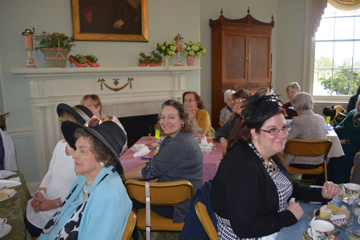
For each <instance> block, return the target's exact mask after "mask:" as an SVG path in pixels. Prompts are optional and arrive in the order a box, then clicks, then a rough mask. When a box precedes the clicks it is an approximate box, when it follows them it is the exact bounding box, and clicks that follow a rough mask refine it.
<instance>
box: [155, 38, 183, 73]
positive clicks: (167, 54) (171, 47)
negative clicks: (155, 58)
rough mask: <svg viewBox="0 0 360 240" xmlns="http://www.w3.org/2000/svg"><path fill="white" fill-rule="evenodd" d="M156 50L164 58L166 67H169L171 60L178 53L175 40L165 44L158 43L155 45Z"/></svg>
mask: <svg viewBox="0 0 360 240" xmlns="http://www.w3.org/2000/svg"><path fill="white" fill-rule="evenodd" d="M154 48H155V49H156V50H157V51H158V52H159V53H160V54H162V55H163V56H164V59H165V62H164V65H165V66H166V67H167V66H169V59H170V58H172V57H173V56H175V55H176V53H177V52H178V50H177V48H176V43H175V40H174V39H172V40H171V41H168V42H164V43H163V44H161V43H157V44H155V45H154Z"/></svg>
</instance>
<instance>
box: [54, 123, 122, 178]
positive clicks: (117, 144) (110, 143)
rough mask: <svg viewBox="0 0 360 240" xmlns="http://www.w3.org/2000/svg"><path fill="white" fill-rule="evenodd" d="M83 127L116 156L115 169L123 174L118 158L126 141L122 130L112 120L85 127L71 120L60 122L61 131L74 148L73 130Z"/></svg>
mask: <svg viewBox="0 0 360 240" xmlns="http://www.w3.org/2000/svg"><path fill="white" fill-rule="evenodd" d="M79 127H80V128H83V129H85V130H86V131H87V132H89V133H90V134H91V135H93V136H94V137H96V138H97V139H98V140H100V142H102V143H103V144H104V145H105V146H106V147H107V148H108V149H109V150H110V151H111V152H112V153H113V154H114V156H115V157H116V159H117V160H118V163H119V165H118V166H116V170H117V171H118V172H119V174H123V173H124V170H123V167H122V165H121V162H120V160H119V155H120V153H121V152H122V149H123V146H124V144H125V142H126V136H125V133H124V131H123V130H122V129H121V128H120V127H119V125H117V124H116V123H114V122H113V121H106V122H103V123H101V124H99V125H97V126H95V127H86V126H84V125H80V124H78V123H75V122H71V121H64V122H63V123H62V124H61V131H62V133H63V135H64V138H65V140H66V141H67V143H68V144H69V145H70V147H72V148H73V149H75V150H76V146H75V142H76V141H75V139H74V132H75V130H76V129H77V128H79Z"/></svg>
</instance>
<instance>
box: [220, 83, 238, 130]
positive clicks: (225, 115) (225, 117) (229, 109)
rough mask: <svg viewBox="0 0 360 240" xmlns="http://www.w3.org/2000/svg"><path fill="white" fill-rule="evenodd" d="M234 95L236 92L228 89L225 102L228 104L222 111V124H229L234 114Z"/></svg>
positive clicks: (225, 93)
mask: <svg viewBox="0 0 360 240" xmlns="http://www.w3.org/2000/svg"><path fill="white" fill-rule="evenodd" d="M234 93H235V91H234V90H231V89H228V90H226V91H225V92H224V102H225V103H226V106H225V107H224V108H223V109H221V111H220V122H221V123H222V124H225V123H227V121H229V119H230V117H231V115H232V113H233V112H234V102H233V98H232V95H233V94H234Z"/></svg>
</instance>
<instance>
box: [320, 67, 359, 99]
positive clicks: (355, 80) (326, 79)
mask: <svg viewBox="0 0 360 240" xmlns="http://www.w3.org/2000/svg"><path fill="white" fill-rule="evenodd" d="M351 78H352V85H351V94H354V93H356V89H357V88H358V86H359V84H360V75H359V71H357V70H351V67H349V66H346V65H345V64H344V65H343V66H340V67H339V69H338V70H334V76H333V79H332V78H331V70H329V71H324V72H323V73H321V74H319V76H318V80H319V81H320V83H321V85H322V86H324V89H325V90H327V92H328V93H329V94H331V93H332V92H336V94H337V95H349V94H350V82H351ZM331 80H332V84H333V86H332V89H331Z"/></svg>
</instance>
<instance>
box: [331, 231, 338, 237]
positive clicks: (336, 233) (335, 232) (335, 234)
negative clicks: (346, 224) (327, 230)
mask: <svg viewBox="0 0 360 240" xmlns="http://www.w3.org/2000/svg"><path fill="white" fill-rule="evenodd" d="M332 234H333V235H334V236H337V235H339V234H340V231H334V232H333V233H332Z"/></svg>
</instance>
